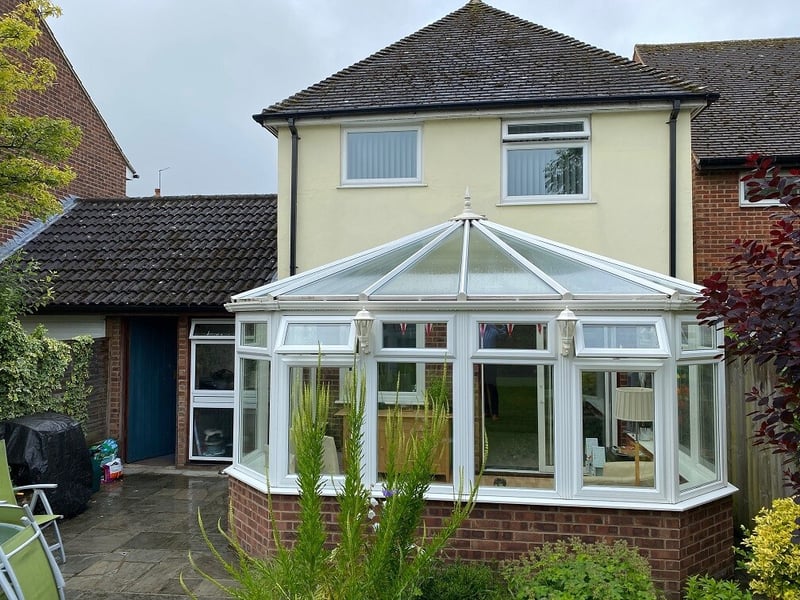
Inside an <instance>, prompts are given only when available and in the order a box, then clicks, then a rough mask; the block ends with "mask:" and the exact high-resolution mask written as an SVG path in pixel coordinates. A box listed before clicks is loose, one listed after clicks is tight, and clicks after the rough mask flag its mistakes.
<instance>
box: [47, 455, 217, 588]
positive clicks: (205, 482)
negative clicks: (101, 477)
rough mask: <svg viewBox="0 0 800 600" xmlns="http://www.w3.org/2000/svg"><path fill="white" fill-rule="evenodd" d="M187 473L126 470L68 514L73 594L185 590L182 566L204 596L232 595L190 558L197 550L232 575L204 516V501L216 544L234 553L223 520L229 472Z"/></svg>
mask: <svg viewBox="0 0 800 600" xmlns="http://www.w3.org/2000/svg"><path fill="white" fill-rule="evenodd" d="M185 473H186V472H183V473H177V472H172V473H169V472H167V473H165V472H147V471H142V472H138V471H135V470H134V471H132V472H129V473H126V474H125V475H124V477H123V478H122V479H120V480H118V481H114V482H111V483H108V484H102V485H101V486H100V491H98V492H96V493H95V494H94V495H93V496H92V498H91V499H90V501H89V505H88V508H87V509H86V511H84V512H83V513H81V514H80V515H78V516H76V517H73V518H71V519H67V520H65V521H62V522H61V534H62V537H63V539H64V547H65V550H66V553H67V562H66V563H65V564H64V565H61V570H62V573H63V574H64V578H65V579H66V582H67V585H66V597H67V600H99V599H101V598H115V599H119V600H155V599H159V600H173V599H175V600H177V599H178V598H186V597H187V595H186V593H185V592H184V590H183V588H182V587H181V584H180V581H179V576H180V575H181V573H182V574H183V578H184V581H186V583H187V585H188V586H189V588H190V589H191V590H192V591H193V592H194V594H196V596H197V597H198V598H201V599H203V600H212V599H214V600H217V599H222V598H228V597H229V596H227V595H226V594H224V593H223V592H221V591H220V590H219V589H218V588H217V587H216V586H215V585H214V584H212V583H211V582H209V581H206V580H204V579H203V578H202V577H201V576H200V575H199V574H198V573H197V572H196V571H195V570H194V569H193V568H192V566H191V565H190V563H189V553H190V552H191V554H192V557H193V559H194V561H195V562H196V563H197V564H198V566H200V567H201V568H202V569H203V570H204V571H206V572H208V573H210V574H211V575H213V576H214V577H216V578H218V579H219V580H220V581H222V582H223V583H226V584H230V583H231V582H230V581H228V580H227V579H225V577H226V573H225V571H224V569H223V568H222V567H221V565H220V564H219V563H218V561H217V560H216V559H215V558H214V557H213V555H212V554H211V551H210V550H209V548H208V546H207V545H206V543H205V541H204V540H203V537H202V534H201V530H200V527H199V525H198V521H197V512H198V509H199V510H200V512H201V514H202V517H203V521H204V524H205V526H206V530H207V531H208V532H209V537H210V539H211V540H212V542H213V543H214V546H215V547H216V548H217V549H218V550H220V551H221V553H222V554H223V555H224V556H226V557H227V558H230V551H229V550H228V548H227V546H226V544H225V541H224V538H222V536H221V535H220V534H219V533H218V531H217V528H216V524H217V520H218V519H220V518H222V519H223V524H224V519H225V517H226V515H227V509H228V486H227V478H226V477H225V476H224V475H220V474H218V473H217V472H216V471H213V470H211V471H203V472H200V471H198V472H196V473H191V472H190V473H189V474H185Z"/></svg>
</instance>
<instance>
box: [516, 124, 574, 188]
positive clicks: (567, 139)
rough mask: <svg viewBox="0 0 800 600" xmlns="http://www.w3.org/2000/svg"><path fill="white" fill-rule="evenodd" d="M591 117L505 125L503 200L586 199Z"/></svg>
mask: <svg viewBox="0 0 800 600" xmlns="http://www.w3.org/2000/svg"><path fill="white" fill-rule="evenodd" d="M588 158H589V120H588V119H576V120H548V121H528V122H508V123H504V124H503V164H504V176H503V187H504V193H503V202H505V203H526V202H564V201H586V200H588V198H589V195H588V172H589V168H588Z"/></svg>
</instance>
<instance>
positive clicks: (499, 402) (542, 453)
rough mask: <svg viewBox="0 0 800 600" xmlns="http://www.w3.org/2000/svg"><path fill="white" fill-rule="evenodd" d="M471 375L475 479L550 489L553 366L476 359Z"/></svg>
mask: <svg viewBox="0 0 800 600" xmlns="http://www.w3.org/2000/svg"><path fill="white" fill-rule="evenodd" d="M472 380H473V389H474V395H473V398H474V415H475V427H474V439H473V452H474V463H475V475H476V476H478V475H481V470H483V473H482V478H481V480H480V484H481V485H482V486H486V487H494V488H505V487H509V488H536V489H550V490H552V489H554V487H555V481H554V478H553V472H554V465H555V456H554V445H555V444H554V433H553V432H554V415H553V366H552V365H543V364H538V365H537V364H524V365H523V364H509V363H490V362H478V363H474V364H473V370H472ZM484 456H485V462H484Z"/></svg>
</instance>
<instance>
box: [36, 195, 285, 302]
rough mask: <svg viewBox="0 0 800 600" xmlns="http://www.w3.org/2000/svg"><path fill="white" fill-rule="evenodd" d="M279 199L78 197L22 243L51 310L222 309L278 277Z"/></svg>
mask: <svg viewBox="0 0 800 600" xmlns="http://www.w3.org/2000/svg"><path fill="white" fill-rule="evenodd" d="M276 214H277V201H276V196H275V195H252V196H244V195H241V196H239V195H237V196H173V197H151V198H123V199H108V200H78V201H76V202H75V204H74V205H73V206H72V208H71V209H69V210H68V211H66V212H65V213H64V214H63V215H62V216H61V217H60V218H59V219H57V220H56V221H55V222H53V223H52V224H51V225H50V226H49V227H47V228H46V229H45V230H44V231H42V232H41V233H40V234H39V235H38V236H36V237H35V238H34V239H33V240H32V241H30V242H28V243H27V244H26V245H25V246H24V247H23V248H24V251H25V253H26V258H30V259H35V260H37V261H38V262H39V263H40V267H41V268H42V270H53V271H56V272H57V276H56V278H55V281H54V286H53V287H54V288H55V297H54V301H53V302H52V303H51V304H49V305H48V307H47V310H48V312H52V311H53V310H55V309H59V308H60V309H67V308H69V309H75V310H85V309H105V310H109V311H113V310H126V309H131V308H137V309H145V310H146V309H157V308H167V307H168V308H170V309H191V308H199V307H209V308H211V307H213V308H217V309H219V308H221V306H222V305H223V304H224V303H225V302H228V301H229V300H230V297H231V295H232V294H235V293H238V292H241V291H244V290H248V289H251V288H253V287H254V286H258V285H263V284H264V283H267V282H270V281H272V279H273V278H274V276H275V270H276V242H275V238H276Z"/></svg>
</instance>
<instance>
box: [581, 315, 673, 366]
mask: <svg viewBox="0 0 800 600" xmlns="http://www.w3.org/2000/svg"><path fill="white" fill-rule="evenodd" d="M586 325H607V326H609V327H620V326H621V327H625V326H634V327H635V326H648V325H650V326H652V327H653V329H654V332H655V334H656V340H657V343H658V345H657V347H655V348H614V347H608V348H606V347H594V346H587V345H586V336H585V334H584V327H585V326H586ZM575 355H576V356H579V357H598V358H599V357H611V356H615V357H620V358H637V357H647V358H669V357H670V346H669V335H668V333H667V325H666V323H665V321H664V317H660V316H659V317H629V316H581V318H580V320H579V321H578V324H577V326H576V328H575Z"/></svg>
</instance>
